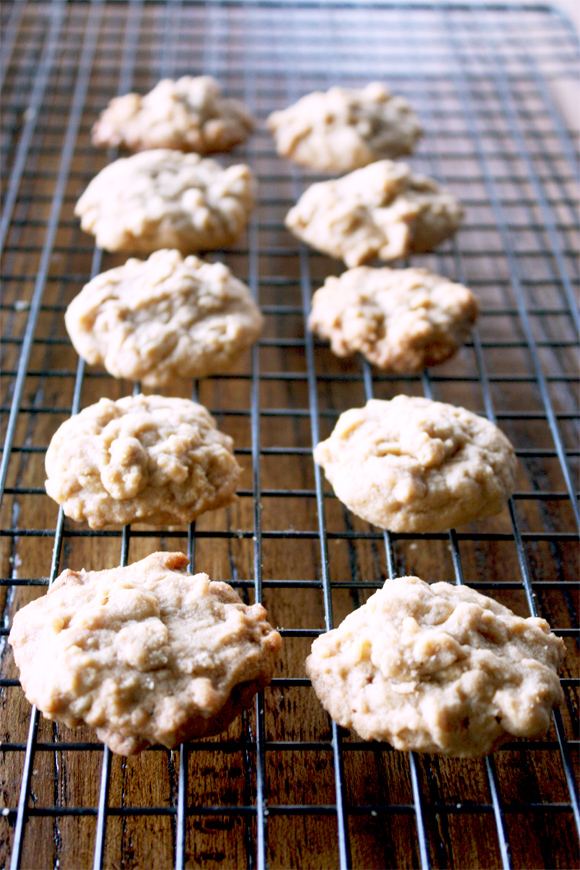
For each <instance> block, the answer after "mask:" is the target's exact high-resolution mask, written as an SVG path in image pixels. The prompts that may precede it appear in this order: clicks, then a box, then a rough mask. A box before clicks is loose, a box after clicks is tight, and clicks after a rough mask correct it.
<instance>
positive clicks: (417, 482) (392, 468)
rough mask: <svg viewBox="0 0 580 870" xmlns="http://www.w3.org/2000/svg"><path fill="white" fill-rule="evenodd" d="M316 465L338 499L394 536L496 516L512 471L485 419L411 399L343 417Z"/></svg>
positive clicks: (376, 403) (503, 445) (507, 449)
mask: <svg viewBox="0 0 580 870" xmlns="http://www.w3.org/2000/svg"><path fill="white" fill-rule="evenodd" d="M314 459H315V461H316V462H317V463H318V464H319V465H321V466H322V467H323V469H324V473H325V475H326V477H327V479H328V480H329V481H330V483H331V484H332V486H333V488H334V491H335V493H336V495H337V496H338V498H339V499H340V501H342V502H343V503H344V504H345V505H346V506H347V507H348V508H350V509H351V511H353V513H355V514H356V515H357V516H359V517H362V519H363V520H367V522H369V523H374V524H375V525H377V526H380V527H381V528H383V529H389V530H390V531H392V532H440V531H443V530H444V529H449V528H453V527H455V526H462V525H463V524H464V523H470V522H471V521H472V520H475V519H478V518H481V517H487V516H490V515H491V514H497V513H499V512H500V511H501V510H502V509H503V507H504V506H505V504H506V501H507V499H508V498H509V496H510V495H511V493H512V492H513V490H514V486H515V478H516V468H517V460H516V456H515V453H514V449H513V447H512V445H511V444H510V442H509V441H508V439H507V438H506V436H505V435H504V434H503V432H500V430H499V429H498V428H497V426H494V425H493V423H490V422H489V420H486V419H484V418H483V417H479V416H478V415H477V414H473V413H472V412H471V411H467V410H466V409H465V408H457V407H455V405H446V404H444V403H443V402H432V401H430V400H429V399H422V398H415V397H410V396H396V398H394V399H392V400H391V401H390V402H385V401H382V400H380V399H371V400H370V401H368V402H367V404H366V405H365V407H364V408H352V409H351V410H349V411H345V412H344V413H343V414H341V415H340V417H339V419H338V422H337V424H336V426H335V428H334V431H333V432H332V434H331V436H330V438H328V439H327V440H326V441H321V442H320V444H318V445H317V447H316V448H315V450H314Z"/></svg>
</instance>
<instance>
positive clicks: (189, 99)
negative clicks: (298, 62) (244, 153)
mask: <svg viewBox="0 0 580 870" xmlns="http://www.w3.org/2000/svg"><path fill="white" fill-rule="evenodd" d="M253 126H254V125H253V121H252V118H251V116H250V115H249V114H248V112H247V111H246V109H245V108H244V106H243V104H242V103H241V102H240V101H239V100H234V99H231V98H227V97H222V94H221V89H220V86H219V84H218V82H217V81H216V80H215V79H213V78H212V77H211V76H182V77H181V78H179V79H177V81H173V80H172V79H162V80H161V81H160V82H158V83H157V84H156V85H155V87H154V88H153V90H151V91H149V93H148V94H145V95H144V96H141V95H140V94H135V93H131V94H124V95H123V96H121V97H114V98H113V99H112V100H111V102H110V103H109V105H108V106H107V108H106V109H105V110H104V111H103V112H102V113H101V115H100V117H99V119H98V121H97V122H96V123H95V124H94V126H93V129H92V134H91V136H92V142H93V144H94V145H97V146H107V147H118V146H120V147H124V148H128V149H129V150H131V151H145V150H148V149H151V148H172V149H177V150H179V151H196V152H197V153H198V154H213V153H215V152H218V151H229V150H230V149H231V148H233V147H234V146H235V145H239V144H240V143H241V142H245V140H246V139H247V137H248V136H249V134H250V132H251V130H252V127H253Z"/></svg>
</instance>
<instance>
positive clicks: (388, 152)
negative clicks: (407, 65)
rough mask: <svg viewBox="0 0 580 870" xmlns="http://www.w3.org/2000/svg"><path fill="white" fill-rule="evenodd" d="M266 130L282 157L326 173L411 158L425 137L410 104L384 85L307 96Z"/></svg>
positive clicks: (272, 119)
mask: <svg viewBox="0 0 580 870" xmlns="http://www.w3.org/2000/svg"><path fill="white" fill-rule="evenodd" d="M266 125H267V127H268V129H269V130H270V132H271V133H272V134H273V136H274V141H275V143H276V150H277V152H278V154H280V155H281V156H282V157H287V158H288V159H289V160H292V161H294V162H295V163H299V164H300V165H301V166H307V167H310V168H311V169H317V170H319V171H321V172H350V171H351V170H353V169H359V168H360V167H361V166H366V165H367V164H369V163H373V162H374V161H375V160H381V159H382V158H384V157H401V156H402V155H404V154H410V153H411V152H412V151H413V148H414V146H415V142H416V141H417V139H418V138H419V137H420V136H421V134H422V129H421V125H420V123H419V119H418V118H417V116H416V114H415V112H413V110H412V109H411V107H410V106H409V104H408V102H407V101H406V100H404V99H403V98H402V97H394V96H392V94H390V93H389V91H388V90H387V89H386V88H385V86H384V85H382V84H381V83H380V82H371V84H368V85H367V86H366V87H365V88H362V89H354V88H339V87H334V88H330V90H329V91H325V92H323V91H315V92H314V93H312V94H307V95H306V96H305V97H302V99H300V100H298V102H297V103H295V104H294V105H293V106H290V107H289V108H288V109H283V110H282V111H278V112H273V113H272V114H271V115H270V117H269V118H268V120H267V122H266Z"/></svg>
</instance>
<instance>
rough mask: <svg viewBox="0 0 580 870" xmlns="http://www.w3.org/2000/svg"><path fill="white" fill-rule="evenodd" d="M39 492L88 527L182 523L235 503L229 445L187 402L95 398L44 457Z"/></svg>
mask: <svg viewBox="0 0 580 870" xmlns="http://www.w3.org/2000/svg"><path fill="white" fill-rule="evenodd" d="M46 474H47V480H46V491H47V493H48V494H49V496H50V497H51V498H53V499H54V500H55V501H56V502H58V503H59V504H61V505H62V507H63V510H64V512H65V514H66V515H67V516H68V517H71V519H73V520H76V521H77V522H82V521H83V520H86V522H88V524H89V525H90V527H91V528H92V529H102V528H108V527H118V526H120V525H124V524H126V523H135V522H138V523H147V524H148V525H152V526H155V527H161V526H175V525H183V524H187V523H190V522H192V521H193V520H194V519H195V518H196V517H197V516H199V514H201V513H203V512H204V511H208V510H215V509H217V508H220V507H225V506H226V505H228V504H231V502H233V501H235V499H236V488H237V485H238V482H239V479H240V475H241V468H240V466H239V465H238V463H237V462H236V459H235V457H234V452H233V441H232V439H231V438H230V437H229V436H228V435H224V434H223V433H222V432H220V431H219V430H218V429H217V428H216V424H215V420H214V419H213V417H212V416H211V414H209V413H208V411H207V410H206V409H205V408H204V407H203V406H202V405H198V404H197V403H196V402H190V401H189V400H188V399H174V398H165V397H164V396H143V395H137V396H126V397H125V398H123V399H119V400H118V401H116V402H113V401H111V400H110V399H101V400H100V401H99V402H97V404H96V405H91V406H90V407H88V408H85V409H84V410H82V411H81V412H80V414H76V415H75V416H74V417H71V418H70V420H67V421H66V422H65V423H63V424H62V426H61V427H60V428H59V429H58V430H57V432H56V433H55V434H54V435H53V437H52V440H51V442H50V444H49V447H48V450H47V453H46Z"/></svg>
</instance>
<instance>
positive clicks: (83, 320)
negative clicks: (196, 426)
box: [65, 250, 264, 387]
mask: <svg viewBox="0 0 580 870" xmlns="http://www.w3.org/2000/svg"><path fill="white" fill-rule="evenodd" d="M65 323H66V328H67V330H68V334H69V335H70V337H71V339H72V343H73V344H74V346H75V348H76V350H77V352H78V354H79V355H80V356H81V357H83V359H85V360H86V361H87V362H89V363H91V364H93V365H94V364H97V363H102V364H104V366H105V368H106V369H107V371H108V372H110V373H111V374H112V375H114V376H115V377H117V378H132V379H133V380H136V381H142V382H143V383H144V384H146V385H147V386H153V387H155V386H160V385H163V384H169V383H171V382H172V381H174V380H175V379H176V378H179V377H187V378H203V377H205V376H206V375H212V374H217V373H219V372H225V371H227V370H228V369H230V368H231V367H232V365H233V364H234V363H235V361H236V360H237V358H238V357H239V356H240V354H241V353H242V351H243V350H244V349H245V348H247V347H249V346H250V345H251V344H253V343H254V341H256V339H257V338H258V336H259V335H260V333H261V331H262V327H263V324H264V319H263V317H262V315H261V313H260V309H259V308H258V306H257V305H256V304H255V302H254V301H253V299H252V297H251V294H250V291H249V289H248V287H246V285H245V284H242V282H241V281H238V279H237V278H234V276H233V275H232V273H231V272H230V270H229V269H228V268H227V267H226V266H224V265H223V264H222V263H205V262H204V261H203V260H200V259H199V258H198V257H195V256H193V255H192V256H189V257H186V258H185V259H183V257H182V256H181V254H180V253H179V251H167V250H165V251H156V252H155V253H154V254H151V256H150V257H149V259H148V260H146V261H145V262H143V261H142V260H128V261H127V262H126V263H125V265H124V266H119V267H118V268H116V269H111V270H110V271H108V272H104V273H103V274H102V275H97V277H96V278H93V280H92V281H90V282H89V283H88V284H87V285H86V286H85V287H84V288H83V290H82V291H81V292H80V293H79V295H78V296H76V297H75V299H73V301H72V302H71V304H70V305H69V307H68V309H67V311H66V314H65Z"/></svg>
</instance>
